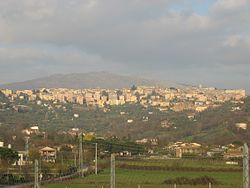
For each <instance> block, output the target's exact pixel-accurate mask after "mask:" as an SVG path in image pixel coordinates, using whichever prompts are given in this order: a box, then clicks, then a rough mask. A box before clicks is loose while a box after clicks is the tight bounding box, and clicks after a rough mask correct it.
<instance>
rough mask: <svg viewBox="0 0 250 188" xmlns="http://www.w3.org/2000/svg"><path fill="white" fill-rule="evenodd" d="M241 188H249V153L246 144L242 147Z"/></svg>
mask: <svg viewBox="0 0 250 188" xmlns="http://www.w3.org/2000/svg"><path fill="white" fill-rule="evenodd" d="M243 188H249V151H248V146H247V144H246V143H245V144H244V146H243Z"/></svg>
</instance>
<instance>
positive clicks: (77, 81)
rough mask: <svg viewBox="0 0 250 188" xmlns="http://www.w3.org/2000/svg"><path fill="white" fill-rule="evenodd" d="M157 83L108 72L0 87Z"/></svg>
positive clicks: (31, 87)
mask: <svg viewBox="0 0 250 188" xmlns="http://www.w3.org/2000/svg"><path fill="white" fill-rule="evenodd" d="M155 84H156V82H154V81H150V80H146V79H143V78H137V77H130V76H122V75H117V74H113V73H108V72H90V73H73V74H55V75H51V76H48V77H43V78H38V79H34V80H28V81H24V82H16V83H9V84H4V85H0V88H7V89H13V90H17V89H19V90H21V89H37V88H72V89H79V88H98V87H99V88H110V89H112V88H124V87H131V86H132V85H155Z"/></svg>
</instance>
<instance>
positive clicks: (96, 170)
mask: <svg viewBox="0 0 250 188" xmlns="http://www.w3.org/2000/svg"><path fill="white" fill-rule="evenodd" d="M97 164H98V163H97V143H95V174H96V175H97V172H98V169H97Z"/></svg>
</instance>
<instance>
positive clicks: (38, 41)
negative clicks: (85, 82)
mask: <svg viewBox="0 0 250 188" xmlns="http://www.w3.org/2000/svg"><path fill="white" fill-rule="evenodd" d="M249 59H250V0H42V1H41V0H7V1H4V0H2V1H0V84H3V83H9V82H16V81H24V80H29V79H33V78H38V77H44V76H48V75H52V74H57V73H63V74H67V73H85V72H98V71H107V72H112V73H117V74H121V75H133V76H134V75H136V76H139V77H143V78H147V79H153V80H161V81H166V82H175V83H185V84H192V85H199V84H202V85H204V86H213V87H218V88H227V89H231V88H233V89H236V88H246V89H247V90H248V91H250V84H249V83H250V76H249V75H250V61H249Z"/></svg>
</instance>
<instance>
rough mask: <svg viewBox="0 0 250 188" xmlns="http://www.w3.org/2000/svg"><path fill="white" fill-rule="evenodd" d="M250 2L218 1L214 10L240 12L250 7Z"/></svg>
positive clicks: (236, 0) (241, 0)
mask: <svg viewBox="0 0 250 188" xmlns="http://www.w3.org/2000/svg"><path fill="white" fill-rule="evenodd" d="M248 5H249V1H248V0H217V1H216V3H215V4H214V6H213V9H214V10H216V11H222V10H229V11H233V10H240V9H241V8H243V7H245V6H248Z"/></svg>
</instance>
